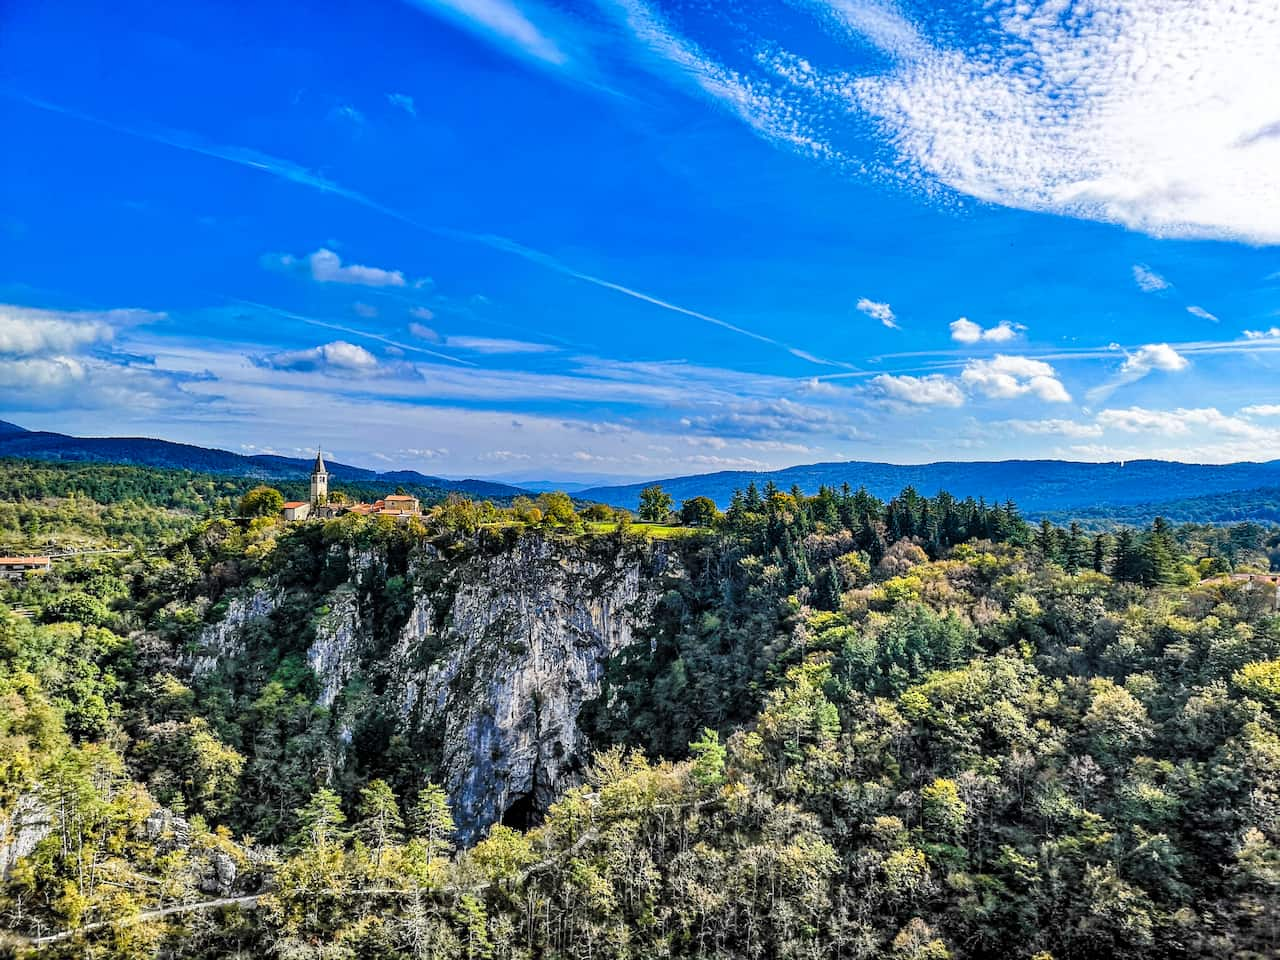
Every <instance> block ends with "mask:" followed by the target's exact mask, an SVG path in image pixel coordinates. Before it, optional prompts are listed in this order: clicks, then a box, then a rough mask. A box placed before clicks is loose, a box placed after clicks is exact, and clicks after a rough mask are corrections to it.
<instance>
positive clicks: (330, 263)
mask: <svg viewBox="0 0 1280 960" xmlns="http://www.w3.org/2000/svg"><path fill="white" fill-rule="evenodd" d="M264 263H266V265H267V266H276V267H283V268H284V269H286V270H294V269H298V268H301V269H303V270H305V271H307V272H308V273H309V274H310V275H311V279H312V280H315V281H316V282H317V283H351V284H357V285H359V286H365V287H403V286H404V285H405V281H404V274H403V273H401V272H400V271H399V270H383V269H382V268H381V267H365V266H361V265H360V264H356V263H353V264H349V265H344V264H343V262H342V258H341V257H340V256H338V255H337V254H336V253H334V252H333V251H332V250H329V249H327V248H324V247H322V248H320V249H319V250H317V251H316V252H315V253H312V254H309V255H307V256H306V257H301V258H299V257H295V256H293V254H289V253H286V254H281V255H279V256H273V257H267V258H264Z"/></svg>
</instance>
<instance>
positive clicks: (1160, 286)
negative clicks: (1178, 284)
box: [1133, 263, 1173, 293]
mask: <svg viewBox="0 0 1280 960" xmlns="http://www.w3.org/2000/svg"><path fill="white" fill-rule="evenodd" d="M1133 281H1134V283H1136V284H1137V285H1138V289H1139V290H1141V291H1142V292H1143V293H1156V292H1158V291H1160V290H1168V289H1169V288H1170V287H1171V286H1173V284H1171V283H1170V282H1169V281H1168V280H1166V279H1165V278H1164V277H1162V276H1161V275H1160V274H1158V273H1156V272H1155V271H1154V270H1152V269H1151V268H1150V267H1148V266H1147V265H1146V264H1143V263H1135V264H1134V265H1133Z"/></svg>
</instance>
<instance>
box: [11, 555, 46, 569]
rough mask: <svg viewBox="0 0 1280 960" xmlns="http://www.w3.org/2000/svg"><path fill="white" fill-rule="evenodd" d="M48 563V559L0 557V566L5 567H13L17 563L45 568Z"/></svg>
mask: <svg viewBox="0 0 1280 960" xmlns="http://www.w3.org/2000/svg"><path fill="white" fill-rule="evenodd" d="M49 562H50V561H49V558H48V557H0V564H3V565H4V566H6V567H9V566H13V565H14V564H18V563H21V564H25V565H28V566H30V565H34V564H39V565H40V566H45V567H47V566H48V565H49Z"/></svg>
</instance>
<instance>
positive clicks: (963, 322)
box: [951, 317, 1026, 343]
mask: <svg viewBox="0 0 1280 960" xmlns="http://www.w3.org/2000/svg"><path fill="white" fill-rule="evenodd" d="M1025 329H1026V327H1024V326H1022V324H1015V323H1010V322H1009V321H1008V320H1001V321H1000V322H999V323H997V324H996V325H995V326H994V327H985V328H984V327H983V326H982V325H981V324H977V323H974V322H973V321H972V320H970V319H969V318H968V317H961V318H960V319H959V320H953V321H951V339H952V340H954V341H956V342H957V343H983V342H985V343H1008V342H1009V341H1010V340H1014V339H1016V338H1017V336H1018V334H1019V333H1020V332H1021V331H1023V330H1025Z"/></svg>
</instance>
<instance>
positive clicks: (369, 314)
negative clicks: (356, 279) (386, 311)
mask: <svg viewBox="0 0 1280 960" xmlns="http://www.w3.org/2000/svg"><path fill="white" fill-rule="evenodd" d="M351 309H352V310H354V311H355V312H356V314H357V315H359V316H361V317H364V318H365V319H366V320H371V319H373V318H374V317H376V316H377V315H378V308H377V307H375V306H374V305H373V304H371V303H360V302H359V301H357V302H356V303H353V304H352V305H351Z"/></svg>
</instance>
